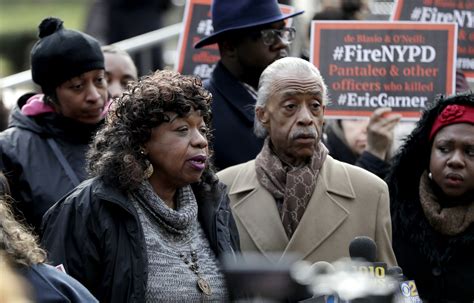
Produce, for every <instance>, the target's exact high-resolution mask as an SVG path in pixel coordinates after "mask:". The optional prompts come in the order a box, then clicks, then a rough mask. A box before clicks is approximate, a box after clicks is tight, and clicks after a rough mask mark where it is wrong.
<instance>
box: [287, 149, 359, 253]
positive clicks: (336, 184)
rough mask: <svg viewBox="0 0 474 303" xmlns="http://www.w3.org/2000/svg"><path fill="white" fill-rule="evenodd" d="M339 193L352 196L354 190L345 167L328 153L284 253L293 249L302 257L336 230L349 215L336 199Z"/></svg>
mask: <svg viewBox="0 0 474 303" xmlns="http://www.w3.org/2000/svg"><path fill="white" fill-rule="evenodd" d="M338 166H339V167H338ZM336 168H339V169H336ZM341 196H342V197H345V198H346V199H347V198H355V193H354V190H353V188H352V184H351V182H350V179H349V177H348V175H347V172H346V170H345V169H344V168H343V167H341V166H340V164H339V163H338V162H335V161H334V160H333V159H332V158H331V157H330V156H328V157H327V158H326V161H325V163H324V166H323V167H322V169H321V171H320V175H319V176H318V181H317V184H316V188H315V191H314V193H313V196H312V197H311V200H310V202H309V203H308V206H307V208H306V210H305V213H304V215H303V217H302V219H301V221H300V223H299V225H298V227H297V229H296V231H295V233H294V234H293V237H292V238H291V240H290V242H289V243H288V246H287V247H286V250H285V254H290V253H295V252H297V253H298V254H299V255H300V256H301V258H303V259H304V258H306V257H307V256H308V255H309V254H310V253H311V252H312V251H314V250H315V249H316V248H317V247H318V246H320V245H321V244H322V243H323V242H324V241H325V240H326V239H328V238H329V237H330V236H331V235H332V234H333V233H334V232H335V231H336V230H337V228H338V227H339V226H340V225H341V224H342V223H343V222H344V221H345V220H346V219H347V217H348V216H349V211H348V210H347V209H345V208H344V207H343V206H342V203H340V202H338V200H339V199H341Z"/></svg>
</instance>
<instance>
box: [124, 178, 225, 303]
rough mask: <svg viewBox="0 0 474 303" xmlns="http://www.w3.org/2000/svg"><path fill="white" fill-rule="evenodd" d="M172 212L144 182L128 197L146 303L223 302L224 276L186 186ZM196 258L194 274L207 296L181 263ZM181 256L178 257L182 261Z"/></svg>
mask: <svg viewBox="0 0 474 303" xmlns="http://www.w3.org/2000/svg"><path fill="white" fill-rule="evenodd" d="M177 197H178V198H177V209H176V210H173V209H171V208H169V207H168V206H167V205H166V204H165V203H164V202H163V201H162V200H161V199H160V198H159V197H158V196H157V195H156V194H155V193H154V191H153V189H152V187H151V185H150V184H149V183H148V182H143V184H142V186H141V187H140V188H139V189H138V190H137V191H135V192H134V193H132V194H131V195H130V198H131V200H132V201H133V205H134V206H135V208H136V209H137V212H138V216H139V219H140V223H141V225H142V228H143V232H144V235H145V242H146V250H147V256H148V281H147V287H146V294H145V298H146V301H147V302H225V301H228V295H227V289H226V287H225V282H224V277H223V275H222V273H221V272H220V270H219V264H218V261H217V259H216V256H215V255H214V253H213V251H212V249H211V248H210V245H209V241H208V240H207V238H206V236H205V234H204V231H203V229H202V228H201V224H200V223H199V221H198V220H197V203H196V199H195V197H194V194H193V192H192V190H191V187H190V186H187V187H184V188H181V189H180V190H178V192H177ZM193 250H194V251H195V252H196V255H197V261H196V262H195V263H197V264H198V265H199V276H200V277H201V278H203V279H205V280H206V281H207V282H208V283H209V285H210V288H211V291H212V294H211V295H210V296H208V295H206V294H204V293H203V292H202V291H201V290H199V288H198V286H197V280H198V278H199V277H198V275H197V274H196V273H195V272H193V271H192V270H191V269H190V264H185V262H184V260H183V259H184V258H186V259H187V260H191V251H193ZM183 256H184V257H183Z"/></svg>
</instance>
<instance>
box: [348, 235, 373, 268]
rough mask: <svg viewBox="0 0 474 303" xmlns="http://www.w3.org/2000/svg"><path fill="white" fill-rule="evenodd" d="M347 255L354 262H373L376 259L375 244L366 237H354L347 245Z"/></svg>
mask: <svg viewBox="0 0 474 303" xmlns="http://www.w3.org/2000/svg"><path fill="white" fill-rule="evenodd" d="M349 255H350V256H351V259H352V260H354V261H360V260H364V261H366V262H375V260H376V258H377V244H375V242H374V240H372V239H371V238H369V237H366V236H360V237H355V238H354V240H352V241H351V243H350V244H349Z"/></svg>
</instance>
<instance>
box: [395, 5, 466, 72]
mask: <svg viewBox="0 0 474 303" xmlns="http://www.w3.org/2000/svg"><path fill="white" fill-rule="evenodd" d="M391 19H392V20H407V21H419V22H455V23H456V24H457V25H458V45H457V62H456V68H458V69H461V70H462V71H463V72H464V74H465V75H466V77H467V78H470V79H471V80H473V81H474V0H409V1H408V0H398V1H397V2H396V3H395V8H394V10H393V13H392V16H391Z"/></svg>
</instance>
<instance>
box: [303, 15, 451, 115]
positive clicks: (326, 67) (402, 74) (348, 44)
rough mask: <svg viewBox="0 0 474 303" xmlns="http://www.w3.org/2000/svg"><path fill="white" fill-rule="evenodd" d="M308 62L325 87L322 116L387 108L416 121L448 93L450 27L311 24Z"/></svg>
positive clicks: (381, 23) (344, 23) (366, 112)
mask: <svg viewBox="0 0 474 303" xmlns="http://www.w3.org/2000/svg"><path fill="white" fill-rule="evenodd" d="M311 26H312V30H311V62H312V63H313V64H314V65H315V66H316V67H318V68H319V69H320V71H321V75H322V76H323V78H324V79H325V82H326V84H327V85H328V91H329V96H330V99H331V103H330V104H328V106H327V107H326V111H325V116H326V117H333V118H347V117H351V118H353V117H354V116H355V117H357V116H359V117H367V116H370V115H371V114H372V112H373V111H374V110H375V109H376V108H379V107H391V108H392V110H393V112H397V113H400V114H401V115H402V119H404V120H415V119H417V118H419V116H420V112H421V111H422V110H423V109H424V108H425V107H426V106H428V105H429V103H430V102H432V101H433V99H434V98H435V96H436V95H437V94H440V93H442V94H452V93H453V92H454V72H455V67H454V62H455V48H456V25H455V24H454V23H451V24H447V23H424V24H423V23H413V22H360V21H347V22H343V21H313V22H312V24H311Z"/></svg>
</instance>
